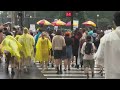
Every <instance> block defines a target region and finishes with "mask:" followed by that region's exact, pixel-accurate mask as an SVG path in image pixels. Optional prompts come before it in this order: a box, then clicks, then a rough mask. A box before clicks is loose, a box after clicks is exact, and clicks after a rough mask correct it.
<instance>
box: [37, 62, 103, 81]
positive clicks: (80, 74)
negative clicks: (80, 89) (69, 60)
mask: <svg viewBox="0 0 120 90" xmlns="http://www.w3.org/2000/svg"><path fill="white" fill-rule="evenodd" d="M74 65H75V61H74ZM36 67H37V68H38V69H39V70H40V71H41V70H42V67H41V65H40V63H39V62H37V63H36ZM62 71H63V74H56V72H57V71H56V70H55V67H54V68H51V64H50V66H49V67H48V69H47V70H44V71H41V72H42V74H43V75H44V76H45V77H46V78H47V79H86V75H85V74H84V69H83V68H81V67H80V68H79V69H77V68H75V67H71V69H70V71H68V70H67V71H64V61H62ZM99 72H100V68H99V67H97V66H96V65H95V67H94V75H95V76H94V77H93V78H92V77H91V69H89V75H90V78H89V79H104V78H105V77H104V76H105V71H104V70H103V76H101V75H100V74H99Z"/></svg>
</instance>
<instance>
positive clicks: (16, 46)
mask: <svg viewBox="0 0 120 90" xmlns="http://www.w3.org/2000/svg"><path fill="white" fill-rule="evenodd" d="M1 45H2V47H1V51H2V53H3V54H5V55H6V58H7V61H6V64H7V67H6V70H7V72H8V67H9V62H10V61H11V68H12V70H11V73H12V74H13V73H15V72H14V68H15V62H19V61H20V57H21V56H20V50H21V47H22V45H21V44H20V43H19V42H18V41H17V40H16V39H15V38H14V37H13V36H10V35H8V36H6V38H5V39H4V40H3V41H2V43H1ZM8 59H9V60H8Z"/></svg>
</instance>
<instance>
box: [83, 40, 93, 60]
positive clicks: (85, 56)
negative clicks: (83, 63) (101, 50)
mask: <svg viewBox="0 0 120 90" xmlns="http://www.w3.org/2000/svg"><path fill="white" fill-rule="evenodd" d="M85 46H86V42H84V43H83V45H82V49H81V53H82V54H83V55H84V56H83V59H84V60H93V59H94V53H93V54H90V55H87V54H85ZM92 46H93V51H95V45H94V43H92Z"/></svg>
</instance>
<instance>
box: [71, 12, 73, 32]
mask: <svg viewBox="0 0 120 90" xmlns="http://www.w3.org/2000/svg"><path fill="white" fill-rule="evenodd" d="M71 31H73V11H71Z"/></svg>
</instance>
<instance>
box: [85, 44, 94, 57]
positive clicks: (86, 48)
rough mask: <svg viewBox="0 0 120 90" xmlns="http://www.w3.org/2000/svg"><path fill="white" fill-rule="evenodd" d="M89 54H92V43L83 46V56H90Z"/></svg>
mask: <svg viewBox="0 0 120 90" xmlns="http://www.w3.org/2000/svg"><path fill="white" fill-rule="evenodd" d="M91 53H93V46H92V43H86V46H85V54H88V55H90V54H91Z"/></svg>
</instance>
